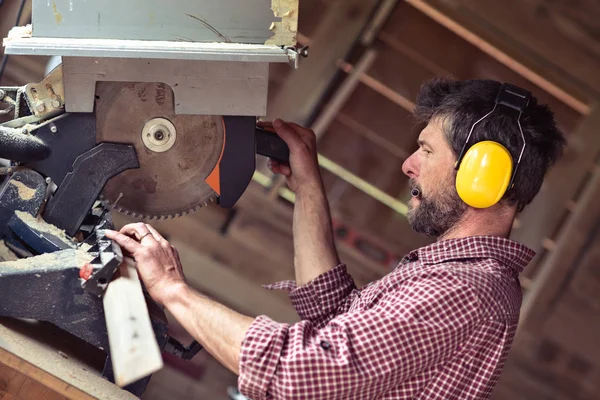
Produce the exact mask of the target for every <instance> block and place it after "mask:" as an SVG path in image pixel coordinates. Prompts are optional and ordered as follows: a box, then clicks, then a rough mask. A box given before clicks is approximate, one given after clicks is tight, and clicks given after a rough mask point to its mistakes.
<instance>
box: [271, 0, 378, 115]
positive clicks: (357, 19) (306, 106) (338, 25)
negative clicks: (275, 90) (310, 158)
mask: <svg viewBox="0 0 600 400" xmlns="http://www.w3.org/2000/svg"><path fill="white" fill-rule="evenodd" d="M377 3H378V1H377V0H345V1H336V2H332V3H330V5H329V7H328V9H327V11H326V14H325V15H324V16H323V17H322V18H321V21H320V22H319V26H318V28H317V29H316V31H315V33H314V35H313V36H312V37H311V41H312V46H311V48H310V55H309V57H308V58H307V59H305V60H302V63H301V65H300V68H299V69H298V70H297V71H295V72H294V73H293V74H292V75H290V78H289V79H288V80H287V82H286V83H285V84H284V85H283V87H282V89H281V91H280V93H279V95H277V96H276V97H275V98H274V99H273V101H272V102H271V105H270V109H269V110H268V113H267V119H275V118H282V119H285V120H288V121H293V122H296V123H298V124H301V125H309V122H310V119H311V117H312V114H313V111H314V109H315V107H316V105H317V104H318V103H319V102H320V100H321V99H322V98H323V96H324V95H325V93H326V91H327V90H328V87H329V85H330V83H331V81H332V79H333V78H334V76H335V75H336V74H337V72H338V71H337V60H338V59H344V58H345V57H346V55H347V53H348V52H349V50H350V49H351V48H352V46H353V45H354V43H355V41H356V39H357V38H358V36H359V34H360V32H361V31H362V29H363V28H364V26H365V24H366V23H367V21H368V20H369V18H370V16H371V14H372V12H373V11H374V9H375V6H376V5H377ZM302 18H303V17H300V20H302ZM307 83H309V84H307Z"/></svg>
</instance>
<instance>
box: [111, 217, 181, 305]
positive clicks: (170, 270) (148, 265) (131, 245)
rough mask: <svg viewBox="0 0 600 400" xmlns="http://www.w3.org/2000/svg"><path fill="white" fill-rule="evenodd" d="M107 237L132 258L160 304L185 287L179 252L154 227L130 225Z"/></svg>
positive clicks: (137, 224) (149, 291)
mask: <svg viewBox="0 0 600 400" xmlns="http://www.w3.org/2000/svg"><path fill="white" fill-rule="evenodd" d="M106 237H107V238H109V239H112V240H114V241H115V242H117V243H118V244H119V245H120V246H121V247H122V248H123V249H125V250H126V251H127V252H129V253H130V254H131V255H132V257H133V258H134V259H135V261H136V264H137V270H138V272H139V275H140V278H141V279H142V281H143V282H144V285H146V289H147V290H148V293H149V294H150V296H151V297H152V298H153V299H154V300H155V301H156V302H158V303H160V304H163V305H165V303H166V302H167V301H168V300H169V298H170V297H171V296H172V295H173V294H174V292H175V291H177V290H180V289H181V288H182V287H185V285H186V283H185V276H184V274H183V268H182V267H181V262H180V260H179V254H178V252H177V250H176V249H175V248H174V247H173V246H171V245H170V244H169V242H168V241H167V240H166V239H165V238H163V237H162V236H161V235H160V234H159V233H158V231H157V230H156V229H154V228H153V227H152V226H150V225H148V224H144V223H134V224H129V225H125V226H124V227H123V228H122V229H121V230H120V231H119V232H115V231H111V230H107V231H106Z"/></svg>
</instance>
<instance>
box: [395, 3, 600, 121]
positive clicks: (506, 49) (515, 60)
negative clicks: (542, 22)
mask: <svg viewBox="0 0 600 400" xmlns="http://www.w3.org/2000/svg"><path fill="white" fill-rule="evenodd" d="M406 2H407V3H408V4H410V5H411V6H413V7H415V8H416V9H418V10H419V11H421V12H422V13H424V14H425V15H427V16H428V17H430V18H431V19H433V20H435V21H436V22H438V23H439V24H440V25H443V26H444V27H446V28H447V29H449V30H450V31H452V32H454V33H455V34H456V35H458V36H460V37H462V38H463V39H464V40H466V41H467V42H469V43H471V44H472V45H474V46H476V47H477V48H479V49H480V50H481V51H483V52H484V53H486V54H488V55H490V56H491V57H493V58H494V59H496V60H497V61H499V62H500V63H502V64H504V65H505V66H507V67H508V68H510V69H511V70H513V71H515V72H516V73H518V74H519V75H522V76H523V77H525V78H526V79H528V80H529V81H531V82H532V83H533V84H535V85H537V86H539V87H540V88H542V89H543V90H545V91H546V92H548V93H549V94H551V95H552V96H554V97H556V98H557V99H559V100H561V101H562V102H564V103H566V104H568V105H569V106H570V107H572V108H573V109H575V110H576V111H578V112H579V113H581V114H583V115H587V114H588V113H589V112H590V107H589V101H590V98H593V97H595V94H592V93H590V91H589V90H586V89H587V88H586V87H585V85H584V84H574V83H573V81H574V80H575V79H578V78H579V77H573V76H567V74H565V71H564V70H562V69H561V70H560V73H558V72H557V71H556V69H557V66H556V65H555V62H554V60H553V59H552V58H550V57H547V56H544V55H543V54H537V51H536V50H535V49H533V48H529V47H527V45H526V44H525V42H524V41H523V42H520V41H517V40H516V39H517V38H513V37H510V36H509V35H508V34H507V33H506V32H501V31H500V30H499V29H492V27H491V26H490V25H489V24H486V21H476V20H474V19H473V17H474V16H473V15H468V16H467V15H465V14H464V13H463V12H462V11H463V10H464V9H465V7H460V6H459V5H457V4H456V3H455V6H454V7H452V6H449V5H448V2H446V1H441V0H406ZM516 12H517V10H515V13H516ZM484 27H487V29H486V28H484Z"/></svg>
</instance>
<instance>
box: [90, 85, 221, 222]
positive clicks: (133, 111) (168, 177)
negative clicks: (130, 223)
mask: <svg viewBox="0 0 600 400" xmlns="http://www.w3.org/2000/svg"><path fill="white" fill-rule="evenodd" d="M157 119H163V120H167V121H169V122H170V124H168V126H169V127H174V128H175V130H176V140H175V142H174V144H172V146H170V147H169V148H168V150H166V151H160V152H158V151H153V150H151V148H149V147H147V144H145V143H144V140H143V139H142V138H143V136H142V135H143V134H147V132H145V131H144V128H145V127H147V124H149V123H150V121H155V120H157ZM224 140H225V134H224V127H223V118H222V117H220V116H205V115H177V114H175V110H174V95H173V91H172V89H171V88H170V87H169V86H168V85H166V84H162V83H123V82H98V86H97V88H96V141H97V143H100V142H112V143H127V144H132V145H133V146H135V150H136V152H137V156H138V160H139V164H140V168H139V169H131V170H127V171H125V172H123V173H121V174H119V175H117V176H115V177H113V178H111V179H110V180H109V181H108V182H107V184H106V185H105V187H104V189H103V192H102V197H103V198H104V199H105V200H106V201H107V202H108V203H109V204H111V205H112V206H113V208H115V209H117V210H119V211H121V212H123V213H126V214H129V215H133V216H135V217H139V218H169V217H175V216H181V215H183V214H186V213H188V212H190V211H194V210H195V209H196V208H197V207H200V206H203V205H206V204H207V203H208V202H209V201H212V200H214V199H215V198H216V193H215V192H214V191H213V189H212V188H211V187H210V186H209V185H208V184H207V183H206V182H205V180H206V178H207V177H208V175H209V174H210V173H211V172H212V171H213V169H214V168H215V166H216V165H217V163H218V162H219V158H220V156H221V152H222V149H223V145H224ZM146 142H147V141H146Z"/></svg>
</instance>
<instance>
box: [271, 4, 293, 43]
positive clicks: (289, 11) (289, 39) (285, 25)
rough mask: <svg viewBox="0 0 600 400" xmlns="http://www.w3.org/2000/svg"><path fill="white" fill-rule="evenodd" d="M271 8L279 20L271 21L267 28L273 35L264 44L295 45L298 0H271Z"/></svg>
mask: <svg viewBox="0 0 600 400" xmlns="http://www.w3.org/2000/svg"><path fill="white" fill-rule="evenodd" d="M271 9H272V10H273V15H274V16H275V17H276V18H281V22H278V21H277V22H273V23H272V24H271V26H270V27H269V30H270V31H271V32H273V33H274V35H273V36H272V37H271V38H270V39H269V40H267V41H266V42H265V44H266V45H277V46H295V45H296V43H297V41H296V34H297V33H298V0H271Z"/></svg>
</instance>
